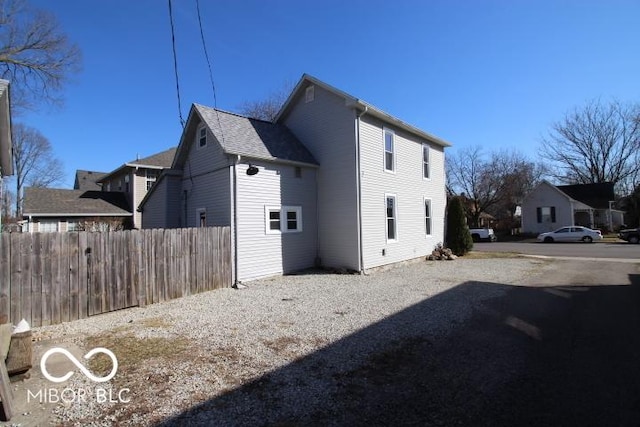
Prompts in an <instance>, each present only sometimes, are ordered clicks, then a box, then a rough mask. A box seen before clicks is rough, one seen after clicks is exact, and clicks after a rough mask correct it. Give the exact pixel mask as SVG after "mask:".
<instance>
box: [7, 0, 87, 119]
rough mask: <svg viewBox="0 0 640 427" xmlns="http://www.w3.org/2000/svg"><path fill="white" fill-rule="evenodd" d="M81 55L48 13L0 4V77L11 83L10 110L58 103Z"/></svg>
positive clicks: (16, 2) (15, 0) (17, 0)
mask: <svg viewBox="0 0 640 427" xmlns="http://www.w3.org/2000/svg"><path fill="white" fill-rule="evenodd" d="M80 62H81V54H80V49H79V48H78V46H77V45H75V44H73V43H71V42H70V41H69V40H68V38H67V36H66V35H65V34H64V33H63V32H62V31H61V30H60V28H59V26H58V23H57V21H56V19H55V18H54V17H53V16H52V15H51V14H49V13H46V12H43V11H39V10H34V9H31V8H29V7H28V6H27V5H26V3H25V2H24V1H23V0H0V76H1V77H2V78H4V79H7V80H10V81H11V84H12V86H11V90H12V103H13V105H12V107H14V108H15V107H18V108H34V107H35V106H37V105H38V104H41V103H42V102H43V101H45V102H48V103H58V102H59V101H60V100H61V96H60V91H61V89H62V88H63V87H64V85H65V84H66V83H67V82H68V79H69V76H70V75H71V74H73V73H76V72H78V71H79V69H80Z"/></svg>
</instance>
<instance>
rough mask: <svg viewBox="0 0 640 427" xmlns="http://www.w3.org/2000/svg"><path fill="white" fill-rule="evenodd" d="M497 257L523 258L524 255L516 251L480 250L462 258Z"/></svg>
mask: <svg viewBox="0 0 640 427" xmlns="http://www.w3.org/2000/svg"><path fill="white" fill-rule="evenodd" d="M496 258H522V255H520V254H517V253H515V252H479V251H471V252H469V253H468V254H466V255H465V256H463V257H462V259H496Z"/></svg>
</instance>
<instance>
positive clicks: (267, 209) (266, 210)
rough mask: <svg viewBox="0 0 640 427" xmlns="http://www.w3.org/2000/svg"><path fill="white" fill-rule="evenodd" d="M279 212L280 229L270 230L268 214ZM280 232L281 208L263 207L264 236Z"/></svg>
mask: <svg viewBox="0 0 640 427" xmlns="http://www.w3.org/2000/svg"><path fill="white" fill-rule="evenodd" d="M271 211H278V212H280V229H278V230H272V229H271V221H270V219H269V212H271ZM281 230H282V208H281V207H280V206H265V207H264V233H265V234H280V233H281Z"/></svg>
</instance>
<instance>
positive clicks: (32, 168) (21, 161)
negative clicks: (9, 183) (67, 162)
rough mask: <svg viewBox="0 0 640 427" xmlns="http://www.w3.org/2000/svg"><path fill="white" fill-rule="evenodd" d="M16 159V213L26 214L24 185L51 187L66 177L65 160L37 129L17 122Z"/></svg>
mask: <svg viewBox="0 0 640 427" xmlns="http://www.w3.org/2000/svg"><path fill="white" fill-rule="evenodd" d="M12 128H13V138H12V139H13V162H14V170H15V176H14V177H13V178H12V179H15V183H16V187H15V189H16V192H15V194H16V217H18V218H20V217H21V216H22V200H23V189H24V187H25V185H27V186H29V187H48V186H50V185H52V184H55V183H57V182H59V181H60V180H62V178H63V177H64V171H63V168H62V163H61V162H60V160H58V159H57V158H56V157H55V156H54V155H53V149H52V148H51V143H50V142H49V140H48V139H47V138H45V137H44V136H43V135H42V134H41V133H40V132H39V131H38V130H37V129H34V128H31V127H29V126H25V125H23V124H21V123H14V124H13V126H12Z"/></svg>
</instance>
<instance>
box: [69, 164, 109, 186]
mask: <svg viewBox="0 0 640 427" xmlns="http://www.w3.org/2000/svg"><path fill="white" fill-rule="evenodd" d="M105 176H107V173H106V172H95V171H85V170H80V169H78V170H77V171H76V179H75V181H74V183H73V189H74V190H90V191H102V184H98V181H100V180H101V179H102V178H104V177H105Z"/></svg>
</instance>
